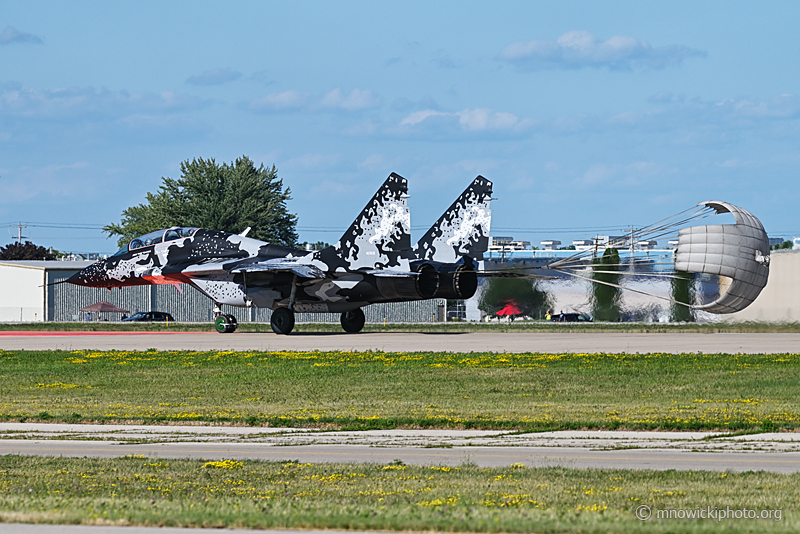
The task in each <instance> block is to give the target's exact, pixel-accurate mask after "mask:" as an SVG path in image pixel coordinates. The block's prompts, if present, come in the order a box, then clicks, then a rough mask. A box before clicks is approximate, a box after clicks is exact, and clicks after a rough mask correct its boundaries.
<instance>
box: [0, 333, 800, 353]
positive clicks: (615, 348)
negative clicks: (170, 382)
mask: <svg viewBox="0 0 800 534" xmlns="http://www.w3.org/2000/svg"><path fill="white" fill-rule="evenodd" d="M151 348H154V349H158V350H263V351H269V350H297V351H308V350H323V351H334V350H356V351H365V350H380V351H385V352H403V351H414V352H416V351H435V352H443V351H444V352H548V353H562V352H575V353H582V352H588V353H592V352H611V353H621V352H626V353H655V352H666V353H671V354H679V353H683V352H703V353H706V354H711V353H731V354H737V353H740V354H761V353H771V354H776V353H787V352H788V353H797V352H800V334H746V333H745V334H738V333H714V334H694V333H688V334H687V333H683V334H681V333H678V334H672V333H670V334H625V333H566V332H565V333H563V334H561V333H536V332H469V333H383V332H381V333H360V334H346V333H301V332H298V333H294V334H290V335H288V336H279V335H276V334H272V333H250V332H237V333H234V334H216V333H195V332H185V333H170V334H169V335H166V334H162V333H142V332H137V333H135V334H123V333H119V332H114V333H109V334H105V335H104V334H100V333H96V332H93V333H91V334H86V333H80V332H72V333H65V332H53V333H52V335H48V333H42V332H38V333H37V334H36V335H35V336H34V335H26V333H18V334H17V335H14V333H10V332H4V333H3V335H2V336H1V337H0V349H5V350H57V349H62V350H78V349H93V350H113V349H117V350H146V349H151Z"/></svg>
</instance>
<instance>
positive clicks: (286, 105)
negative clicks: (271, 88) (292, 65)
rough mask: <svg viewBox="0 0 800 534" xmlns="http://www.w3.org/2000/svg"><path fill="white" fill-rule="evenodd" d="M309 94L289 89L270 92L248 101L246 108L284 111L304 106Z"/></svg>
mask: <svg viewBox="0 0 800 534" xmlns="http://www.w3.org/2000/svg"><path fill="white" fill-rule="evenodd" d="M309 99H310V96H309V94H308V93H301V92H300V91H295V90H290V91H284V92H282V93H272V94H269V95H267V96H264V97H261V98H255V99H253V100H251V101H250V103H249V105H248V108H249V109H251V110H252V111H286V110H296V109H302V108H304V107H305V106H306V105H307V103H308V101H309Z"/></svg>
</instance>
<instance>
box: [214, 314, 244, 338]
mask: <svg viewBox="0 0 800 534" xmlns="http://www.w3.org/2000/svg"><path fill="white" fill-rule="evenodd" d="M214 326H215V327H216V329H217V332H219V333H220V334H229V333H231V332H234V331H235V330H236V328H237V327H238V326H239V321H237V320H236V317H234V316H233V315H226V314H220V315H218V316H217V318H216V319H214Z"/></svg>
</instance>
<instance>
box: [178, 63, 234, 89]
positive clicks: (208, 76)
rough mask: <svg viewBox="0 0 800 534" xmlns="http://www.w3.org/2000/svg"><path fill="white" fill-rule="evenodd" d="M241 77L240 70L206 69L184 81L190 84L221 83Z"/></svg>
mask: <svg viewBox="0 0 800 534" xmlns="http://www.w3.org/2000/svg"><path fill="white" fill-rule="evenodd" d="M241 77H242V73H241V72H237V71H235V70H232V69H229V68H227V67H226V68H224V69H214V70H207V71H205V72H202V73H200V74H196V75H194V76H189V77H188V78H186V83H188V84H191V85H222V84H223V83H227V82H232V81H234V80H238V79H239V78H241Z"/></svg>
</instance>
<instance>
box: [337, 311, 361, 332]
mask: <svg viewBox="0 0 800 534" xmlns="http://www.w3.org/2000/svg"><path fill="white" fill-rule="evenodd" d="M364 321H366V318H365V317H364V312H363V311H362V310H361V308H356V309H355V310H351V311H346V312H344V313H343V314H342V317H341V319H340V322H341V323H342V328H344V331H345V332H350V333H351V334H354V333H356V332H361V329H362V328H364Z"/></svg>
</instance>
